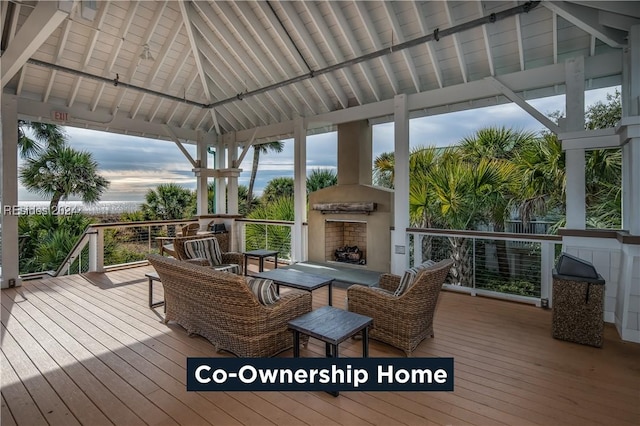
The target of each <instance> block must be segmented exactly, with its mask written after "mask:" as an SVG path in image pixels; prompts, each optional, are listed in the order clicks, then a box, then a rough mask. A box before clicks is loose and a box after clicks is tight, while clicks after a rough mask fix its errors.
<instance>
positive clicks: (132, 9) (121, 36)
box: [105, 1, 140, 77]
mask: <svg viewBox="0 0 640 426" xmlns="http://www.w3.org/2000/svg"><path fill="white" fill-rule="evenodd" d="M139 4H140V3H139V2H137V1H132V2H131V3H130V4H129V9H128V10H127V14H126V18H125V20H124V23H123V24H122V26H121V27H120V32H119V33H118V38H117V39H116V40H115V43H114V44H113V47H112V48H111V53H110V54H109V61H108V62H107V68H106V69H105V77H109V76H111V74H112V73H113V67H114V66H115V64H116V59H118V55H119V54H120V50H121V49H122V44H123V43H124V40H125V38H126V37H127V34H128V33H129V28H130V27H131V23H132V22H133V18H134V17H135V16H136V12H137V11H138V5H139Z"/></svg>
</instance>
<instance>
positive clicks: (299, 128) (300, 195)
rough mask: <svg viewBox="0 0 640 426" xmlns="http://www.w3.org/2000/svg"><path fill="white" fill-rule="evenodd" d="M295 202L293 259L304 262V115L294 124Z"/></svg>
mask: <svg viewBox="0 0 640 426" xmlns="http://www.w3.org/2000/svg"><path fill="white" fill-rule="evenodd" d="M293 140H294V142H293V143H294V148H293V154H294V159H293V170H294V174H293V202H294V206H295V217H294V224H293V232H292V235H291V260H292V261H293V262H303V261H305V260H307V259H306V253H307V250H306V248H305V247H304V245H305V244H306V242H305V240H304V232H303V231H304V230H303V226H302V224H303V223H304V222H306V221H307V123H306V120H305V119H304V118H302V117H298V118H296V119H295V123H294V126H293Z"/></svg>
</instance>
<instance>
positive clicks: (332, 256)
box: [324, 220, 367, 265]
mask: <svg viewBox="0 0 640 426" xmlns="http://www.w3.org/2000/svg"><path fill="white" fill-rule="evenodd" d="M324 229H325V260H327V261H332V262H342V263H350V264H354V265H366V264H367V258H366V248H367V223H366V222H356V221H340V220H327V221H326V223H325V228H324Z"/></svg>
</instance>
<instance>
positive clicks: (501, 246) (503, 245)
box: [493, 224, 511, 280]
mask: <svg viewBox="0 0 640 426" xmlns="http://www.w3.org/2000/svg"><path fill="white" fill-rule="evenodd" d="M493 229H494V231H495V232H504V225H501V224H494V225H493ZM496 255H497V256H498V271H500V276H501V277H502V278H503V279H505V280H508V279H509V277H510V276H511V270H510V268H509V256H508V254H507V242H506V241H505V240H496Z"/></svg>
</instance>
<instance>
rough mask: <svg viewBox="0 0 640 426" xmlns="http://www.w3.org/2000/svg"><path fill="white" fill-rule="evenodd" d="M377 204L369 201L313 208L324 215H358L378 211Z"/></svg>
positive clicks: (320, 205) (329, 204) (324, 204)
mask: <svg viewBox="0 0 640 426" xmlns="http://www.w3.org/2000/svg"><path fill="white" fill-rule="evenodd" d="M376 207H377V206H376V203H374V202H369V201H362V202H352V203H318V204H314V205H313V206H312V207H311V208H312V209H313V210H319V211H320V212H321V213H322V214H339V213H357V214H369V213H371V212H374V211H375V210H376Z"/></svg>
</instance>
